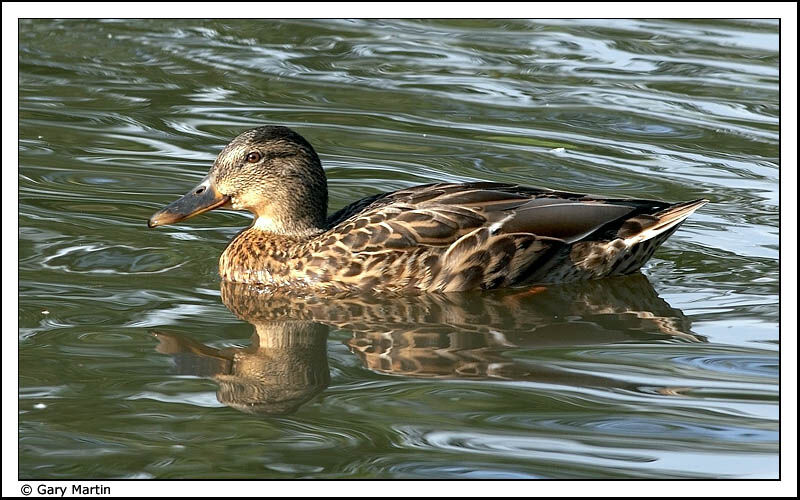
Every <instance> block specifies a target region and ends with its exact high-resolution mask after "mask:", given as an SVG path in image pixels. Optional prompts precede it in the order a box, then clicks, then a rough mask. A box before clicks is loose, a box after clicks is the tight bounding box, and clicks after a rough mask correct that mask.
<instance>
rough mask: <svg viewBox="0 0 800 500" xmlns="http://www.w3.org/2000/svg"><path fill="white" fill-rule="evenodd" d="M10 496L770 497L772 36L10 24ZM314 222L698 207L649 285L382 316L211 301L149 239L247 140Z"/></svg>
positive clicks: (259, 24) (160, 233) (774, 272)
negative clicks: (452, 491) (570, 206)
mask: <svg viewBox="0 0 800 500" xmlns="http://www.w3.org/2000/svg"><path fill="white" fill-rule="evenodd" d="M19 43H20V45H19V47H20V49H19V113H20V122H19V135H20V142H19V170H18V172H19V215H18V221H19V317H18V318H19V330H18V332H19V335H18V345H19V423H18V426H19V427H18V429H19V455H18V458H19V477H20V478H22V479H26V478H40V479H89V478H97V479H109V478H559V479H573V478H655V479H663V478H775V477H777V474H778V441H779V435H778V423H779V422H778V410H779V407H778V402H779V401H778V369H779V365H778V354H779V337H778V324H777V322H778V249H779V247H778V175H779V171H778V168H779V153H778V140H779V136H778V126H779V122H778V114H779V106H778V26H777V22H772V21H712V20H701V21H681V20H675V21H626V20H598V21H574V20H572V21H559V20H547V21H523V20H509V21H502V20H460V21H456V20H450V21H448V20H439V21H374V20H373V21H336V20H328V21H280V22H276V21H257V20H240V21H201V20H188V21H176V20H149V21H144V20H133V21H132V20H125V21H86V20H64V21H51V20H34V21H30V20H28V21H25V20H23V21H21V22H20V42H19ZM265 123H278V124H283V125H287V126H290V127H292V128H294V129H296V130H297V131H298V132H300V133H301V134H303V135H304V136H305V137H306V138H307V139H309V141H310V142H311V143H312V144H314V146H315V147H316V149H317V151H318V152H319V153H320V156H321V158H322V161H323V164H324V165H325V168H326V171H327V174H328V177H329V184H330V191H331V206H330V208H331V209H338V208H340V207H342V206H344V205H346V204H347V203H349V202H351V201H353V200H355V199H358V198H360V197H363V196H367V195H370V194H374V193H378V192H382V191H388V190H394V189H399V188H402V187H407V186H412V185H415V184H421V183H426V182H431V181H432V180H447V181H467V180H490V181H500V182H516V183H523V184H529V185H539V186H545V187H552V188H559V189H564V190H571V191H579V192H580V191H584V192H592V193H598V194H606V195H617V196H631V197H650V198H656V199H664V200H669V201H685V200H691V199H696V198H708V199H710V200H711V203H710V204H709V205H707V206H706V207H704V208H702V209H701V210H700V211H699V212H697V213H696V214H695V215H693V216H692V217H691V218H690V219H689V220H688V222H687V223H686V224H685V225H684V226H683V227H682V228H681V229H680V230H679V231H678V232H677V233H676V234H675V235H674V236H672V237H671V238H670V240H669V241H668V242H667V243H666V244H665V245H664V247H662V249H660V250H659V251H658V252H657V253H656V255H655V257H654V258H653V260H652V261H651V262H650V263H649V264H648V265H647V266H646V268H645V269H644V270H643V274H644V275H634V276H629V277H622V278H614V279H608V280H603V281H598V282H591V283H581V284H575V285H569V286H566V285H564V286H549V287H540V288H534V289H532V290H527V291H526V290H506V291H497V292H492V293H465V294H457V295H452V296H425V297H417V298H408V299H404V300H397V299H393V300H386V301H382V300H377V301H376V300H372V301H364V300H358V299H356V298H354V299H349V300H337V301H333V300H325V299H320V298H304V299H302V300H298V299H292V298H287V297H270V296H264V295H260V294H254V293H252V292H251V291H248V290H242V289H241V288H239V287H237V286H222V288H221V285H220V282H219V278H218V276H217V270H216V266H217V258H218V256H219V254H220V253H221V251H222V249H223V248H224V246H225V244H226V242H227V241H228V240H229V239H230V238H231V237H232V236H233V235H234V234H236V233H237V232H238V231H239V229H240V228H241V227H243V226H245V225H246V224H248V222H249V220H248V219H247V218H246V216H244V215H242V214H239V213H234V212H224V211H223V212H216V213H213V214H207V215H204V216H200V217H197V218H194V219H192V220H190V221H186V222H184V223H181V224H178V225H176V226H169V227H165V228H163V229H159V230H155V231H153V230H148V229H147V228H146V225H145V223H146V220H147V218H148V217H149V216H150V215H151V214H152V213H153V212H154V211H155V210H157V209H158V208H161V207H162V206H163V205H165V204H166V203H167V202H170V201H172V200H173V199H174V198H176V197H177V196H178V195H180V194H183V193H184V192H186V191H187V190H188V189H189V188H190V187H192V186H194V185H195V183H196V182H197V181H198V180H199V179H200V178H201V177H202V176H203V175H204V174H205V172H206V171H207V170H208V168H209V167H210V165H211V163H212V161H213V159H214V158H215V156H216V154H217V153H218V152H219V150H220V149H221V147H222V146H224V144H226V143H227V142H228V140H229V139H230V138H232V137H233V136H235V135H236V134H238V133H239V132H240V131H242V130H243V129H246V128H249V127H253V126H257V125H261V124H265Z"/></svg>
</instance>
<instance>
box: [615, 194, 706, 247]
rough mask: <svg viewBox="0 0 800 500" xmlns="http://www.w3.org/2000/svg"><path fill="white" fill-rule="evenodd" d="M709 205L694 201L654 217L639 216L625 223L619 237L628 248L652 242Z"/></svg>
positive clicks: (672, 207) (658, 213)
mask: <svg viewBox="0 0 800 500" xmlns="http://www.w3.org/2000/svg"><path fill="white" fill-rule="evenodd" d="M706 203H708V200H694V201H687V202H685V203H678V204H675V205H672V206H670V207H668V208H665V209H664V210H662V211H660V212H656V213H655V214H652V215H639V216H637V217H633V218H631V219H628V220H627V221H625V223H624V224H623V225H622V227H620V229H619V232H618V233H617V235H618V236H619V237H620V238H622V239H623V240H624V241H625V244H626V245H627V246H632V245H636V244H638V243H641V242H643V241H647V240H651V239H653V238H655V237H657V236H659V235H661V234H664V233H666V232H671V231H670V230H671V229H677V227H678V225H680V224H681V223H682V222H683V221H685V220H686V218H687V217H689V216H690V215H692V214H693V213H694V212H695V210H697V209H698V208H700V207H702V206H703V205H705V204H706Z"/></svg>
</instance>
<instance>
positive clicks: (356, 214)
mask: <svg viewBox="0 0 800 500" xmlns="http://www.w3.org/2000/svg"><path fill="white" fill-rule="evenodd" d="M670 206H671V205H669V204H668V203H663V202H659V201H650V200H628V199H610V198H609V199H607V198H597V197H591V196H587V195H583V194H578V193H568V192H562V191H552V190H548V189H543V188H532V187H525V186H518V185H513V184H498V183H489V182H478V183H469V184H430V185H426V186H418V187H414V188H410V189H405V190H401V191H396V192H393V193H388V194H385V195H379V196H376V197H373V198H371V199H365V200H361V201H360V202H356V204H354V205H351V206H350V207H346V208H345V209H343V210H342V211H340V214H339V215H336V214H334V217H332V219H334V220H335V218H338V219H339V220H340V221H339V222H338V223H336V224H335V225H334V226H333V227H332V228H331V229H330V230H329V231H328V232H327V233H326V236H325V237H323V238H322V239H321V241H322V245H324V246H330V247H334V246H337V247H340V250H335V249H333V248H331V250H332V252H331V253H335V252H336V251H338V252H339V253H343V252H346V253H347V254H348V258H350V259H353V258H355V257H360V258H361V259H363V262H361V263H358V264H359V265H357V266H354V268H353V269H352V270H351V271H350V272H351V273H352V274H354V275H356V274H362V275H363V274H365V273H366V272H367V270H368V269H372V268H376V269H378V270H379V272H382V273H384V274H383V276H382V277H381V278H378V276H377V275H375V276H374V277H375V279H376V281H377V280H378V279H384V280H385V279H386V273H389V274H392V273H394V275H396V276H395V277H396V279H399V280H401V281H402V280H408V281H409V286H417V287H419V286H420V285H419V281H420V280H422V281H425V280H429V281H430V282H429V283H425V286H424V288H431V287H434V288H437V287H438V288H442V287H444V288H442V289H446V290H457V289H468V288H476V287H478V286H480V287H484V288H494V287H497V286H508V285H509V284H513V283H517V282H519V281H521V280H523V279H525V277H526V276H529V275H530V274H531V272H532V270H533V269H534V268H536V267H541V264H542V263H543V259H544V260H546V259H547V258H548V257H551V258H552V257H553V256H554V254H556V253H559V252H560V251H562V250H564V249H565V248H568V247H570V246H571V245H573V244H575V243H576V242H579V241H608V240H611V239H614V238H620V237H623V236H632V235H634V234H643V233H644V232H646V231H647V230H648V229H653V228H655V227H657V226H658V225H659V220H661V219H660V218H659V217H660V215H659V214H661V213H663V212H664V211H665V210H667V209H669V207H670ZM694 208H696V207H694ZM691 211H693V209H692V210H691ZM691 211H690V212H689V213H691ZM685 216H688V213H687V214H686V215H685ZM685 216H684V217H682V218H681V221H682V220H683V219H685ZM673 225H674V224H673ZM670 227H672V226H670ZM398 252H400V253H405V254H411V255H412V256H413V257H412V258H408V257H400V256H399V254H398ZM389 254H393V255H392V256H391V257H390V256H389ZM562 256H563V255H562ZM398 258H400V261H401V262H395V263H394V265H393V267H389V261H396V260H397V259H398ZM381 261H386V262H385V263H381ZM376 262H377V263H376ZM378 264H381V265H378ZM402 273H405V275H403V274H402ZM406 275H407V276H411V277H410V278H407V277H405V276H406ZM437 283H440V286H437V285H436V284H437Z"/></svg>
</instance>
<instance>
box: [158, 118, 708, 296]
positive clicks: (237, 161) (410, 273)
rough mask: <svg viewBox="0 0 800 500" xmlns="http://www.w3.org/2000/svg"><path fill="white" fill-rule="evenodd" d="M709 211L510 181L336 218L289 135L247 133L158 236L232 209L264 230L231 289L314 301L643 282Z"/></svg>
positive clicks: (467, 185)
mask: <svg viewBox="0 0 800 500" xmlns="http://www.w3.org/2000/svg"><path fill="white" fill-rule="evenodd" d="M707 202H708V200H706V199H698V200H694V201H689V202H681V203H667V202H663V201H656V200H646V199H629V198H615V197H603V196H595V195H588V194H580V193H573V192H567V191H558V190H554V189H549V188H543V187H530V186H523V185H518V184H510V183H498V182H484V181H478V182H464V183H451V182H437V183H432V184H425V185H419V186H413V187H409V188H405V189H400V190H397V191H392V192H386V193H379V194H375V195H372V196H368V197H366V198H363V199H360V200H358V201H355V202H353V203H351V204H349V205H347V206H345V207H344V208H342V209H340V210H338V211H335V212H333V213H331V214H328V188H327V178H326V175H325V171H324V170H323V168H322V163H321V161H320V159H319V156H318V155H317V153H316V151H315V150H314V148H313V147H312V145H311V144H310V143H309V142H308V141H307V140H306V139H305V138H303V137H302V136H301V135H300V134H298V133H297V132H295V131H294V130H291V129H290V128H288V127H284V126H278V125H266V126H261V127H257V128H253V129H250V130H246V131H244V132H242V133H241V134H240V135H238V136H237V137H235V138H234V139H233V140H232V141H230V143H229V144H228V145H227V146H225V147H224V148H223V149H222V151H221V152H220V153H219V155H218V157H217V159H216V161H215V162H214V163H213V165H212V167H211V169H210V170H209V172H208V175H206V176H205V177H204V178H203V180H202V181H201V182H200V183H199V184H198V185H197V186H195V187H193V188H192V189H191V190H190V191H189V192H188V193H186V194H185V195H184V196H182V197H180V198H179V199H177V200H176V201H174V202H172V203H170V204H168V205H167V206H165V207H164V208H163V209H161V210H159V211H157V212H156V213H155V214H153V215H152V217H150V219H149V220H148V226H149V227H150V228H156V227H160V226H165V225H168V224H174V223H176V222H180V221H183V220H185V219H188V218H190V217H194V216H196V215H199V214H202V213H204V212H208V211H210V210H214V209H217V208H226V209H233V210H243V211H249V212H251V213H252V214H253V216H254V217H253V221H252V223H251V224H250V226H249V227H247V228H245V229H243V230H242V231H241V232H240V233H239V234H238V235H236V236H235V237H234V238H233V240H231V242H230V243H229V244H228V246H227V247H226V248H225V250H224V251H223V252H222V255H221V256H220V259H219V274H220V276H221V278H222V279H223V280H226V281H231V282H236V283H245V284H250V285H255V286H259V287H263V288H266V289H273V290H281V291H302V292H306V293H317V292H332V293H342V292H344V293H350V292H370V293H383V292H387V293H431V292H434V293H435V292H457V291H466V290H489V289H496V288H507V287H523V286H528V285H534V284H549V283H562V282H574V281H581V280H591V279H599V278H604V277H608V276H617V275H625V274H631V273H634V272H637V271H638V270H639V269H640V268H641V267H642V266H643V265H644V264H645V262H647V261H648V260H649V259H650V257H652V255H653V253H654V252H655V250H656V249H657V248H658V247H659V246H660V245H661V244H662V243H664V241H665V240H666V239H667V238H668V237H669V236H670V235H671V234H673V233H674V232H675V230H676V229H677V228H678V227H679V226H680V225H681V224H682V223H683V222H684V221H685V220H686V218H687V217H689V216H690V215H691V214H692V213H694V212H695V211H696V210H697V209H698V208H700V207H702V206H703V205H705V204H706V203H707Z"/></svg>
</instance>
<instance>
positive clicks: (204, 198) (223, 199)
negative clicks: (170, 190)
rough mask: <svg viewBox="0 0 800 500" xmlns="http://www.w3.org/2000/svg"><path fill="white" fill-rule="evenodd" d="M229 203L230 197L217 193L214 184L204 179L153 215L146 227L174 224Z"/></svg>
mask: <svg viewBox="0 0 800 500" xmlns="http://www.w3.org/2000/svg"><path fill="white" fill-rule="evenodd" d="M229 201H230V197H228V196H225V195H223V194H222V193H220V192H219V191H217V188H216V187H215V186H214V183H213V182H211V180H210V179H209V178H208V177H206V178H205V179H203V182H201V183H200V184H198V185H197V186H195V187H194V188H193V189H192V190H191V191H189V192H188V193H186V194H185V195H183V196H182V197H180V198H179V199H177V200H175V201H173V202H172V203H170V204H169V205H167V206H166V207H164V208H162V209H161V210H159V211H158V212H156V213H154V214H153V216H152V217H150V220H148V221H147V227H158V226H166V225H167V224H174V223H176V222H180V221H182V220H185V219H188V218H189V217H194V216H195V215H197V214H202V213H203V212H208V211H209V210H214V209H215V208H218V207H221V206H223V205H225V204H226V203H228V202H229Z"/></svg>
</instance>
